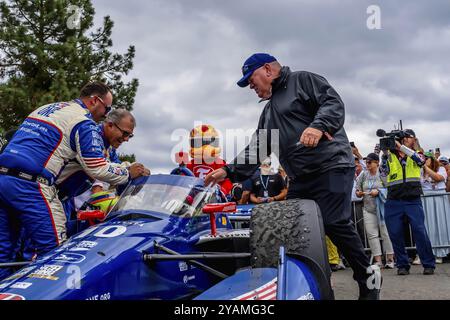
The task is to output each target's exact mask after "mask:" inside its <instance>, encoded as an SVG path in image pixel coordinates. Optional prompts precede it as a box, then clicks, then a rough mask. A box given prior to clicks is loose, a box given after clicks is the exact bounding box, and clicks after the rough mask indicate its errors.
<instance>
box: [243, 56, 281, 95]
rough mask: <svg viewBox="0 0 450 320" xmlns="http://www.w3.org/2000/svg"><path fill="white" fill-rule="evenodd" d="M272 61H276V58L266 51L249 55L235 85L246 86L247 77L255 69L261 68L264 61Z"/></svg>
mask: <svg viewBox="0 0 450 320" xmlns="http://www.w3.org/2000/svg"><path fill="white" fill-rule="evenodd" d="M274 61H277V59H275V57H273V56H271V55H270V54H267V53H255V54H253V55H251V56H250V58H248V59H247V60H245V62H244V65H243V66H242V75H243V77H242V78H241V80H239V81H238V82H237V85H238V86H239V87H242V88H244V87H246V86H248V78H250V77H251V75H252V74H253V72H254V71H255V70H256V69H258V68H261V67H262V66H263V65H265V64H266V63H271V62H274Z"/></svg>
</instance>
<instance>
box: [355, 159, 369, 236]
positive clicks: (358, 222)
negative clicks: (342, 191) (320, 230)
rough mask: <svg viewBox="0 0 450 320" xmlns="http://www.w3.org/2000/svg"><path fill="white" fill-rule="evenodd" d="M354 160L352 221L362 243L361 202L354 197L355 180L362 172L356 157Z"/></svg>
mask: <svg viewBox="0 0 450 320" xmlns="http://www.w3.org/2000/svg"><path fill="white" fill-rule="evenodd" d="M354 160H355V167H356V169H355V176H354V179H353V188H352V220H353V223H354V224H355V226H356V231H357V232H358V235H359V237H360V238H361V241H362V242H363V243H364V242H365V240H366V234H365V233H364V218H363V202H362V199H361V198H358V197H357V196H356V178H357V177H358V176H359V175H360V174H361V172H363V169H362V166H361V163H360V161H359V158H358V157H355V158H354Z"/></svg>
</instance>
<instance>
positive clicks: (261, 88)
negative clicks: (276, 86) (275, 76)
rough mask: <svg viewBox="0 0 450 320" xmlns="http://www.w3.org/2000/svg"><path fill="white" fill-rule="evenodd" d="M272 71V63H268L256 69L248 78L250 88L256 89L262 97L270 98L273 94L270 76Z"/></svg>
mask: <svg viewBox="0 0 450 320" xmlns="http://www.w3.org/2000/svg"><path fill="white" fill-rule="evenodd" d="M270 71H271V70H270V65H268V64H266V65H264V66H262V67H261V68H258V69H256V70H255V71H254V72H253V74H252V76H251V77H250V78H249V79H248V83H249V84H250V89H252V90H255V92H256V94H257V95H258V97H260V98H261V99H268V98H270V97H271V96H272V78H271V77H270Z"/></svg>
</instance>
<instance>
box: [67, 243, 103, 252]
mask: <svg viewBox="0 0 450 320" xmlns="http://www.w3.org/2000/svg"><path fill="white" fill-rule="evenodd" d="M96 245H97V242H95V241H81V242H80V243H77V244H76V245H75V246H73V247H72V248H70V249H69V251H89V250H90V249H92V248H93V247H95V246H96Z"/></svg>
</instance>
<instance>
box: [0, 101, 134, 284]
mask: <svg viewBox="0 0 450 320" xmlns="http://www.w3.org/2000/svg"><path fill="white" fill-rule="evenodd" d="M96 126H97V125H96V124H95V122H94V121H93V120H92V116H91V114H90V112H89V110H88V109H87V107H86V106H85V105H84V104H83V102H82V101H81V100H79V99H76V100H74V101H71V102H59V103H54V104H49V105H45V106H42V107H40V108H38V109H36V110H35V111H34V112H32V113H31V114H30V115H29V116H28V117H27V118H26V119H25V121H24V122H23V123H22V125H21V126H20V127H19V129H18V130H17V132H16V133H15V135H14V137H13V138H12V140H11V141H10V143H9V144H8V146H7V147H6V149H5V150H4V152H3V153H2V154H0V190H1V192H0V263H2V262H8V261H12V260H13V259H14V248H16V243H17V239H18V236H19V232H18V230H19V228H20V227H22V228H23V230H24V233H25V237H26V238H27V239H30V240H31V243H32V244H31V245H32V246H33V248H35V249H36V253H37V254H38V256H39V255H42V254H44V253H46V252H48V251H50V250H51V249H53V248H54V247H56V246H58V245H59V244H60V243H61V242H62V241H64V240H65V238H66V231H65V230H66V216H65V214H64V209H63V207H62V204H61V201H60V200H59V199H58V196H57V190H56V187H55V182H56V180H57V178H58V176H59V175H60V173H61V172H62V170H63V169H64V167H65V165H66V164H67V163H69V162H70V161H71V160H74V159H76V161H78V163H79V164H80V165H81V167H82V168H83V170H84V171H85V172H86V173H87V174H88V175H89V176H90V177H92V178H94V179H99V180H102V181H105V182H109V183H112V184H123V183H126V182H127V181H128V180H129V173H128V170H126V169H124V168H122V167H121V166H120V165H119V164H115V163H110V162H109V161H108V160H107V159H106V158H105V156H104V154H103V149H104V146H103V139H102V138H101V136H100V135H99V133H98V130H97V129H96ZM8 272H9V270H5V269H0V279H1V278H2V277H4V276H5V275H6V274H8Z"/></svg>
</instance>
